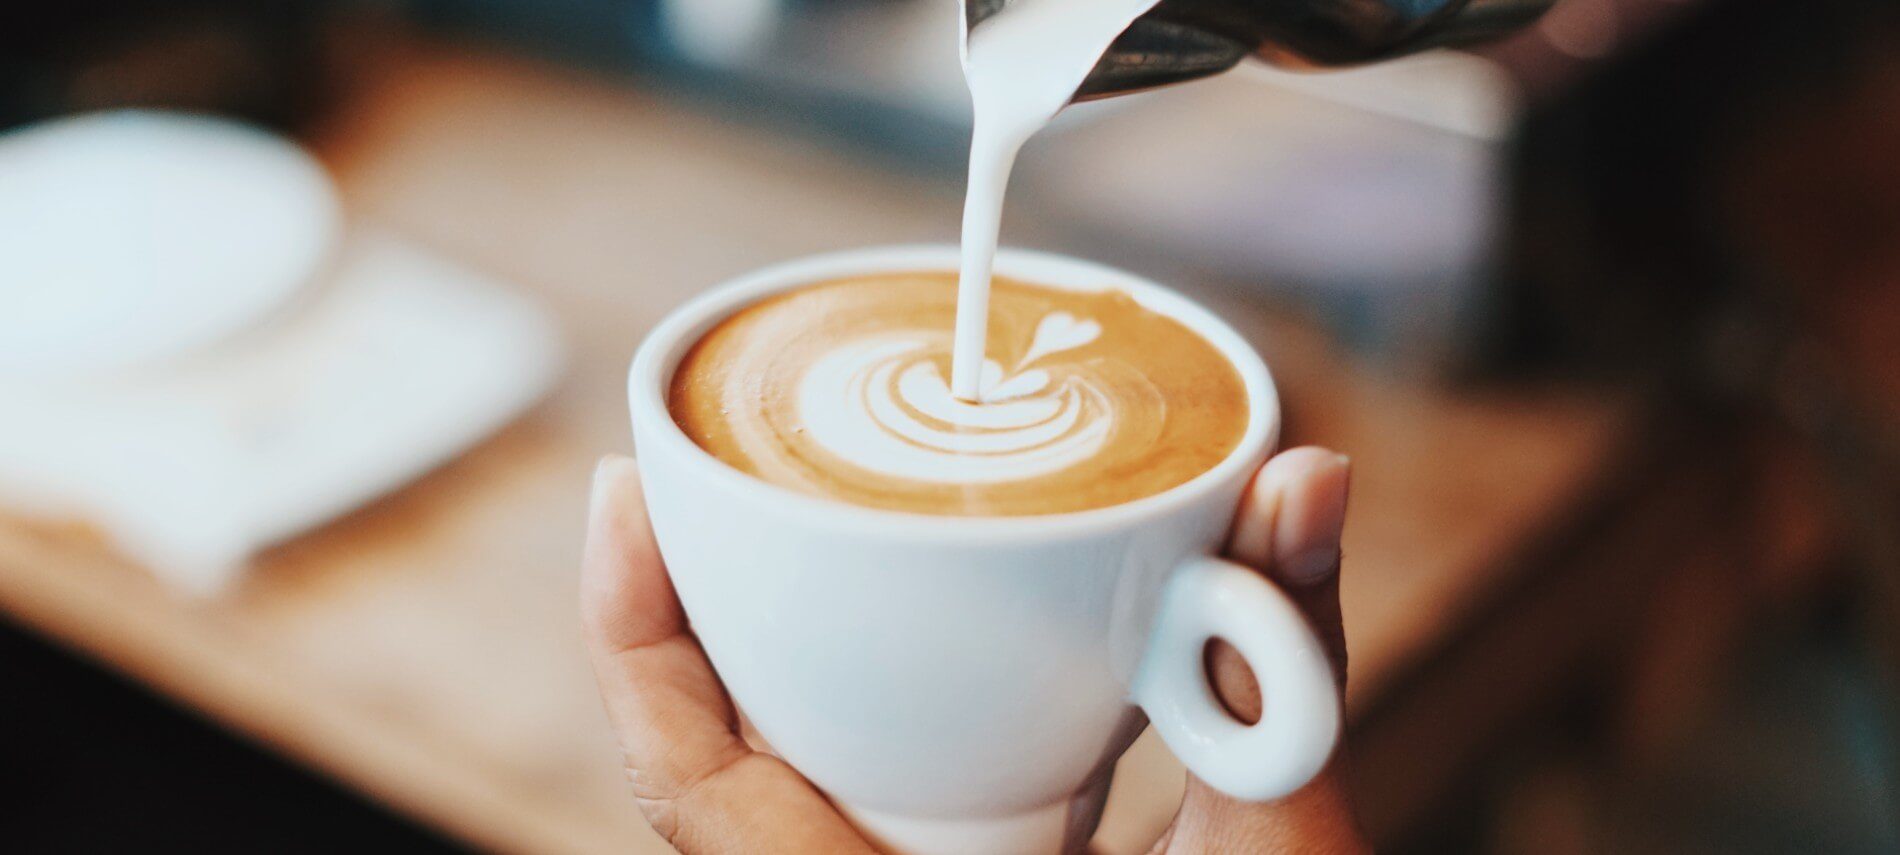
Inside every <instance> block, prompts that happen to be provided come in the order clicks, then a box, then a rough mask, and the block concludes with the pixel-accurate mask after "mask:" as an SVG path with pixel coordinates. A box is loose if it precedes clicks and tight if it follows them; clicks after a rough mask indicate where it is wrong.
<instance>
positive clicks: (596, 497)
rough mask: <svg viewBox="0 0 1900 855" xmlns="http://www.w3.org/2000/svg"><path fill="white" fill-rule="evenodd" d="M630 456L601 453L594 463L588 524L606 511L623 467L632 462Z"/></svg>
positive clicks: (589, 495) (599, 517) (588, 507)
mask: <svg viewBox="0 0 1900 855" xmlns="http://www.w3.org/2000/svg"><path fill="white" fill-rule="evenodd" d="M632 463H633V461H632V460H631V459H630V458H627V457H623V456H621V455H618V454H606V455H602V456H601V458H600V460H599V461H597V462H595V463H594V485H593V489H592V490H591V491H590V492H589V494H588V506H587V519H588V521H589V524H592V523H593V522H594V521H596V520H599V519H601V517H602V515H603V514H606V513H607V508H608V505H609V504H610V503H609V501H608V500H609V499H610V498H611V497H612V496H613V492H614V485H615V484H618V483H619V481H620V478H621V477H622V473H623V471H624V467H627V466H629V465H630V464H632Z"/></svg>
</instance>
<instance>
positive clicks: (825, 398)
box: [670, 274, 1247, 514]
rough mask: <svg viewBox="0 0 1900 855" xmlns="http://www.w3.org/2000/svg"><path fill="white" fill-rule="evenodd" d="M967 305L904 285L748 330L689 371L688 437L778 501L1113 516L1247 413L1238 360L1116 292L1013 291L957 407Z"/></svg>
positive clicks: (784, 304) (1189, 470)
mask: <svg viewBox="0 0 1900 855" xmlns="http://www.w3.org/2000/svg"><path fill="white" fill-rule="evenodd" d="M954 297H955V295H954V280H953V279H949V278H947V277H938V276H933V275H926V274H909V275H904V276H896V275H893V276H889V277H878V278H874V279H859V280H846V281H842V282H837V283H827V284H824V285H818V286H813V287H811V288H808V289H806V290H802V291H797V292H793V293H791V294H789V295H785V296H781V297H777V298H772V299H769V300H766V301H764V302H762V303H760V304H758V305H756V306H753V307H750V308H748V309H746V310H742V311H741V312H740V313H739V314H737V315H735V316H734V317H733V318H732V319H729V320H728V321H726V322H725V323H724V324H722V325H721V326H720V327H718V328H716V329H715V330H714V331H713V332H712V333H710V334H708V335H707V337H706V338H705V339H703V340H702V341H701V343H700V344H699V345H698V346H697V347H695V348H694V350H693V351H692V352H691V353H689V354H688V356H687V357H686V359H685V361H684V362H683V364H682V365H681V367H680V369H679V370H678V372H677V374H676V377H675V380H674V383H673V390H672V400H671V402H670V406H671V408H672V410H673V412H674V418H675V420H676V421H678V422H679V423H680V425H681V427H682V428H684V429H685V430H686V432H687V434H688V435H689V436H691V437H692V438H693V439H694V441H695V442H697V443H699V444H700V445H701V447H703V448H706V449H707V450H708V451H711V452H712V453H713V454H714V455H715V456H718V457H720V458H721V459H723V460H725V461H726V462H728V463H731V464H733V465H735V466H737V467H738V468H740V469H742V470H745V471H748V472H751V473H753V474H755V475H757V476H759V477H762V478H764V479H766V480H768V481H772V482H774V483H778V484H781V485H783V486H788V487H792V488H794V489H798V490H801V491H803V492H809V493H815V494H819V495H827V496H831V497H834V498H841V499H844V500H847V501H852V502H856V503H860V504H868V505H872V506H877V507H889V508H895V509H901V510H916V511H924V512H930V513H959V514H1021V513H1052V512H1060V511H1065V510H1081V509H1084V508H1088V507H1100V506H1104V505H1107V504H1115V503H1118V502H1121V501H1127V500H1129V499H1132V498H1138V497H1139V496H1140V495H1147V494H1150V493H1153V492H1159V491H1160V490H1162V489H1166V488H1167V487H1170V486H1174V485H1175V484H1179V483H1181V482H1183V481H1186V480H1188V479H1189V478H1191V477H1193V476H1194V475H1196V474H1199V473H1200V472H1202V471H1205V470H1206V469H1207V468H1209V467H1211V466H1212V465H1213V464H1214V463H1216V462H1218V461H1219V459H1220V458H1221V457H1222V456H1224V455H1225V454H1226V453H1227V451H1229V450H1231V449H1232V448H1233V446H1234V445H1235V444H1236V443H1237V442H1238V440H1239V436H1240V433H1241V432H1242V430H1243V429H1244V427H1245V424H1246V412H1247V411H1246V406H1245V394H1244V390H1242V389H1241V386H1240V383H1239V379H1238V376H1237V375H1236V374H1235V372H1234V371H1233V369H1232V367H1231V366H1229V365H1228V364H1227V362H1226V361H1225V358H1224V357H1222V356H1221V355H1220V353H1219V352H1218V351H1216V350H1215V349H1214V348H1213V347H1212V346H1211V345H1209V344H1208V343H1207V342H1206V341H1204V340H1202V339H1201V338H1199V337H1198V336H1197V335H1195V334H1194V333H1193V332H1191V331H1189V330H1187V329H1186V328H1185V327H1183V326H1181V325H1180V324H1179V323H1178V322H1175V321H1173V320H1172V319H1169V318H1167V317H1166V316H1163V315H1160V314H1158V313H1154V312H1151V311H1148V310H1146V309H1143V308H1141V307H1140V306H1139V305H1137V304H1136V303H1135V302H1134V300H1133V299H1131V298H1129V297H1128V296H1127V295H1125V294H1121V293H1119V292H1098V293H1086V292H1067V291H1061V290H1058V289H1049V288H1038V287H1035V286H1028V285H1023V284H1020V283H1010V282H1007V281H1006V280H999V287H998V290H997V291H996V293H995V294H994V295H993V296H992V331H991V336H990V342H991V347H990V354H989V355H990V358H989V359H988V360H987V361H986V363H985V365H984V371H983V383H982V390H983V393H982V397H981V400H980V401H978V402H974V403H973V402H968V401H963V400H960V399H958V398H956V397H955V396H954V395H952V394H951V392H950V384H949V362H950V346H951V339H950V326H951V323H950V321H951V317H952V314H953V310H954ZM1131 493H1132V495H1131Z"/></svg>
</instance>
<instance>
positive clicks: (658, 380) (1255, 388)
mask: <svg viewBox="0 0 1900 855" xmlns="http://www.w3.org/2000/svg"><path fill="white" fill-rule="evenodd" d="M960 260H961V257H960V254H959V251H958V248H957V247H956V246H954V245H949V244H903V245H893V246H874V247H865V248H861V249H850V250H842V251H837V252H827V253H821V254H817V255H810V256H805V257H802V258H796V259H792V260H789V261H784V262H780V263H777V264H773V265H770V266H767V267H763V268H759V269H757V270H754V271H752V272H750V273H745V274H741V275H739V276H737V277H734V278H732V279H728V280H726V281H724V282H722V283H721V284H719V285H716V286H714V287H712V288H710V289H708V290H706V291H705V292H703V293H701V294H699V295H698V296H696V297H694V298H692V299H690V300H688V301H687V302H686V303H685V304H683V305H681V306H680V307H679V308H676V309H674V310H673V311H672V312H670V313H668V314H667V315H666V317H664V318H662V319H661V321H660V322H659V324H657V325H655V326H654V328H653V329H652V330H651V331H650V332H648V333H647V335H646V337H645V339H644V340H642V342H641V343H640V347H639V349H638V350H637V351H636V352H635V354H634V357H633V363H632V365H631V366H630V368H629V370H628V376H627V397H628V407H629V410H630V411H631V414H632V419H633V424H634V427H635V433H636V434H638V438H639V439H640V440H644V441H647V442H648V443H650V444H651V443H657V447H646V448H636V454H637V455H638V456H646V455H656V454H664V455H669V456H671V458H673V459H676V460H678V461H680V462H681V464H682V465H684V466H686V467H687V468H689V469H691V470H692V472H693V475H694V476H695V477H699V478H704V479H707V480H708V481H710V482H714V483H717V484H720V485H722V486H723V487H724V488H725V489H729V490H734V491H738V492H741V493H745V494H750V495H753V496H757V497H760V498H761V499H762V500H767V501H770V502H772V503H773V504H774V506H775V507H778V508H780V509H782V510H783V511H785V512H787V513H790V514H794V515H797V516H799V517H800V518H802V519H803V520H805V521H807V522H810V523H814V524H826V525H845V526H861V527H862V528H863V530H865V531H868V532H881V533H887V534H892V535H897V536H903V535H910V534H916V535H938V536H942V535H950V536H981V537H983V538H986V539H987V540H996V539H1003V540H1013V539H1020V538H1025V537H1049V536H1060V535H1064V534H1073V535H1083V534H1088V533H1093V532H1098V531H1101V530H1103V529H1109V528H1116V527H1125V526H1128V525H1130V524H1133V523H1139V522H1141V521H1144V520H1148V519H1152V518H1154V517H1157V516H1160V515H1163V514H1166V513H1169V512H1170V511H1173V510H1174V509H1177V508H1179V507H1181V506H1183V505H1185V504H1192V503H1194V502H1195V500H1197V499H1198V498H1200V497H1202V496H1205V495H1206V494H1207V493H1209V492H1212V491H1214V490H1217V489H1219V488H1220V487H1221V486H1222V485H1224V484H1228V483H1230V482H1231V481H1232V480H1233V479H1234V478H1236V477H1240V478H1247V477H1250V476H1251V474H1252V473H1251V472H1244V471H1241V470H1243V469H1246V468H1249V467H1253V466H1258V465H1259V463H1260V461H1261V460H1263V459H1264V458H1265V456H1266V453H1267V452H1268V451H1269V450H1271V449H1272V447H1273V445H1274V443H1276V442H1277V441H1278V438H1279V431H1280V400H1279V395H1278V392H1277V390H1276V387H1275V385H1274V382H1273V375H1272V374H1271V373H1270V372H1269V371H1268V370H1267V365H1266V362H1265V360H1263V359H1262V358H1261V356H1260V354H1259V353H1258V352H1256V351H1255V350H1254V349H1253V346H1252V345H1250V344H1248V342H1247V340H1246V339H1245V338H1244V337H1242V336H1241V335H1240V333H1238V332H1236V331H1235V330H1234V328H1233V327H1232V326H1230V325H1228V324H1227V322H1226V321H1224V320H1222V319H1221V318H1220V317H1219V316H1218V315H1215V314H1214V313H1213V312H1212V311H1209V310H1208V309H1206V308H1205V307H1203V306H1201V305H1200V304H1199V303H1196V302H1194V301H1193V300H1190V299H1188V298H1187V297H1185V296H1183V295H1181V294H1179V293H1177V292H1175V291H1174V290H1172V289H1169V288H1167V287H1165V286H1162V285H1159V284H1157V283H1155V282H1152V281H1150V280H1148V279H1145V278H1143V277H1140V276H1136V275H1135V274H1132V273H1128V272H1126V271H1123V270H1119V269H1116V268H1113V267H1109V266H1107V265H1104V264H1098V263H1096V262H1092V261H1085V260H1082V259H1079V258H1072V257H1069V256H1064V255H1058V254H1055V253H1050V252H1043V251H1039V250H1029V249H1018V248H1002V249H999V250H998V251H997V254H996V261H995V268H994V269H995V271H996V272H997V273H998V274H1001V275H1004V276H1009V277H1012V278H1016V279H1022V280H1025V281H1029V282H1033V283H1036V284H1039V285H1045V286H1049V287H1055V288H1068V289H1078V290H1104V289H1108V288H1116V289H1120V290H1123V291H1125V292H1127V293H1128V294H1129V295H1130V296H1132V297H1134V298H1135V300H1136V302H1138V303H1140V304H1142V306H1144V307H1146V308H1148V309H1151V310H1153V311H1157V312H1161V313H1162V314H1165V315H1167V316H1168V317H1170V318H1173V319H1174V320H1176V321H1179V322H1181V323H1183V324H1185V325H1187V326H1188V328H1189V329H1191V330H1193V331H1194V332H1195V333H1196V334H1197V335H1200V336H1201V337H1202V338H1204V339H1206V340H1207V342H1208V343H1209V344H1212V345H1213V346H1214V347H1215V349H1217V350H1219V351H1220V352H1221V355H1222V356H1225V357H1226V358H1227V359H1228V362H1229V364H1231V365H1233V367H1234V370H1235V372H1236V373H1238V374H1239V375H1240V377H1241V381H1242V385H1243V387H1244V388H1245V389H1246V392H1247V404H1248V407H1247V427H1246V430H1245V431H1244V432H1243V433H1242V434H1241V438H1240V441H1239V442H1238V443H1236V444H1235V445H1234V448H1233V449H1232V450H1231V451H1229V452H1228V453H1227V456H1226V457H1223V458H1221V460H1220V462H1218V463H1216V464H1214V465H1213V466H1211V467H1209V468H1208V469H1207V470H1206V471H1204V472H1201V473H1200V474H1199V475H1196V476H1194V477H1193V478H1190V479H1188V480H1187V481H1184V482H1182V483H1180V484H1177V485H1175V486H1173V487H1170V488H1168V489H1166V490H1163V491H1161V492H1159V493H1154V494H1152V495H1148V496H1143V497H1141V498H1139V499H1135V500H1132V501H1128V502H1123V503H1121V504H1118V505H1110V506H1108V507H1103V508H1091V509H1087V510H1080V511H1064V512H1060V513H1052V514H1034V515H1019V516H956V515H942V514H926V513H920V512H916V511H900V510H892V509H888V508H874V507H869V506H866V505H857V504H852V503H850V502H846V501H844V500H841V499H833V498H829V497H824V496H816V495H811V494H808V493H803V492H800V491H797V490H793V489H791V488H789V487H783V486H780V485H777V484H773V483H771V482H769V481H766V480H764V479H762V478H759V477H756V476H754V475H750V474H748V473H745V472H742V471H740V470H739V469H738V468H736V467H734V466H732V465H731V464H729V463H726V462H725V461H723V460H720V459H719V458H717V457H715V456H713V455H712V453H711V452H708V451H706V450H705V449H703V448H701V447H700V446H699V444H698V443H695V442H693V440H692V438H691V437H688V436H687V435H686V432H685V431H684V430H682V429H681V428H680V426H679V424H678V423H677V422H675V421H674V420H673V415H672V413H671V412H670V411H669V410H668V409H667V404H666V396H667V391H668V389H669V388H670V386H671V383H672V375H673V372H674V370H675V369H676V368H677V367H678V365H679V362H680V360H681V358H683V357H684V356H685V352H686V350H687V349H688V348H690V347H691V346H692V345H694V344H696V343H698V341H699V340H700V338H702V337H703V336H704V335H705V334H706V333H707V332H709V331H711V329H712V327H714V326H715V325H717V324H718V323H719V322H721V321H723V320H725V319H726V318H727V317H729V316H731V315H732V314H733V313H734V312H737V311H738V310H740V309H742V308H744V307H746V306H749V305H752V304H753V303H755V302H757V301H758V300H760V299H763V298H765V297H767V296H770V295H773V294H777V293H780V292H783V291H789V290H793V289H795V288H800V287H803V286H806V285H813V284H817V283H820V282H824V281H827V280H831V279H840V278H845V277H850V276H862V275H869V274H874V273H905V272H919V271H955V270H956V269H957V265H958V264H959V262H960Z"/></svg>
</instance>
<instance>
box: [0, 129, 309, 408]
mask: <svg viewBox="0 0 1900 855" xmlns="http://www.w3.org/2000/svg"><path fill="white" fill-rule="evenodd" d="M339 223H340V214H339V208H338V204H337V199H336V193H335V190H334V188H333V187H332V185H331V182H330V179H329V176H328V175H327V174H326V173H325V172H324V170H323V168H322V166H320V165H319V164H318V163H317V162H316V161H315V160H314V159H312V158H311V157H310V156H309V155H308V154H306V153H304V151H303V150H302V149H300V148H298V147H297V146H295V145H294V144H292V143H290V142H288V141H286V140H284V139H281V138H279V137H276V136H273V135H270V134H268V133H265V132H263V131H259V130H256V129H253V128H250V127H247V126H245V125H240V124H237V123H234V122H230V121H225V120H222V119H215V118H210V117H204V116H195V115H190V114H184V113H167V112H155V111H130V110H128V111H120V112H109V113H94V114H87V115H81V116H75V117H71V118H65V119H58V120H53V121H49V122H44V123H41V124H38V125H32V126H29V127H26V128H22V129H19V130H15V131H11V132H8V133H5V134H0V376H11V377H14V378H16V379H17V378H26V379H33V378H38V379H53V380H63V379H73V378H77V377H86V376H97V375H101V374H107V373H111V372H113V371H115V370H120V369H124V368H128V367H132V366H136V365H143V364H149V363H151V362H153V361H156V360H160V359H164V358H168V357H172V356H175V355H177V354H179V353H181V352H184V351H187V350H190V349H192V348H195V347H201V346H203V345H205V344H208V343H210V342H214V341H217V340H219V339H221V338H223V337H225V336H227V335H229V334H231V333H233V332H235V331H237V330H238V329H241V328H243V327H246V326H249V325H251V324H253V323H255V322H256V321H258V320H259V319H260V318H261V317H263V316H265V315H267V314H269V313H270V312H271V311H272V310H274V309H276V308H278V307H280V306H282V305H283V304H284V303H285V301H286V300H287V299H288V298H289V297H290V296H291V295H292V294H293V293H294V292H296V291H297V290H298V289H299V288H302V287H303V286H304V285H305V284H306V283H308V282H309V281H310V280H311V278H312V277H313V276H314V275H315V274H316V272H317V271H318V269H319V268H320V266H321V265H322V264H323V263H324V260H325V257H326V256H327V254H328V253H329V252H330V250H331V248H332V246H333V244H334V242H335V240H336V236H337V233H338V231H339V227H340V226H339Z"/></svg>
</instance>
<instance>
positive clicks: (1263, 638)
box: [1134, 557, 1340, 801]
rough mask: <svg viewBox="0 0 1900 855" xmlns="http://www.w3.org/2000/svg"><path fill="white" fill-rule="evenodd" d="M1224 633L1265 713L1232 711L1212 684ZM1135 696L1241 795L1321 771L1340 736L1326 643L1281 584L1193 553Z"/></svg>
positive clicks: (1175, 743) (1184, 748) (1215, 777)
mask: <svg viewBox="0 0 1900 855" xmlns="http://www.w3.org/2000/svg"><path fill="white" fill-rule="evenodd" d="M1213 638H1220V639H1223V640H1225V641H1226V642H1227V643H1229V644H1232V645H1233V646H1234V647H1235V648H1236V649H1238V650H1239V651H1240V655H1241V656H1242V657H1244V658H1245V659H1246V660H1247V665H1248V667H1250V668H1252V669H1253V673H1254V676H1255V677H1256V678H1257V679H1258V680H1259V682H1260V698H1261V702H1262V703H1261V706H1262V709H1263V712H1262V713H1261V716H1260V721H1258V722H1256V723H1254V724H1251V725H1248V724H1242V723H1240V722H1239V721H1237V720H1235V719H1234V717H1233V716H1232V715H1231V714H1229V713H1228V712H1227V710H1226V708H1225V707H1223V706H1222V705H1221V702H1220V699H1219V698H1217V697H1215V695H1214V690H1213V688H1212V687H1211V686H1210V685H1209V684H1208V680H1207V670H1206V665H1205V661H1206V660H1205V652H1204V651H1205V649H1206V646H1207V642H1208V640H1210V639H1213ZM1134 700H1135V703H1136V704H1138V705H1140V706H1141V708H1142V709H1143V710H1145V711H1146V712H1147V713H1148V720H1149V721H1150V722H1152V723H1153V724H1154V727H1155V730H1156V731H1157V732H1159V733H1160V734H1161V739H1162V741H1164V742H1166V743H1167V745H1168V748H1169V749H1171V750H1172V751H1173V752H1174V756H1176V757H1178V758H1180V759H1181V762H1182V763H1183V764H1185V765H1186V766H1187V768H1188V770H1189V771H1191V772H1193V773H1194V774H1195V775H1196V776H1198V777H1200V779H1201V780H1203V781H1206V782H1207V783H1208V784H1210V785H1212V786H1213V787H1214V788H1215V789H1217V790H1220V791H1221V792H1224V793H1226V794H1228V795H1230V796H1233V797H1234V798H1237V799H1245V800H1248V801H1268V800H1271V799H1277V798H1279V797H1281V796H1284V795H1286V794H1288V793H1291V792H1293V791H1294V790H1297V789H1299V788H1300V787H1302V786H1304V785H1305V784H1306V782H1307V781H1310V780H1312V778H1313V776H1314V775H1317V774H1319V771H1320V769H1321V768H1322V767H1324V766H1325V765H1326V760H1327V758H1328V757H1330V756H1332V751H1333V743H1334V742H1335V741H1336V740H1337V739H1338V738H1339V726H1340V722H1339V719H1340V711H1339V694H1338V689H1337V687H1336V684H1335V683H1334V682H1333V673H1332V667H1331V666H1330V665H1329V664H1328V663H1327V660H1326V651H1325V648H1323V647H1322V646H1321V645H1320V642H1319V639H1318V638H1316V637H1314V635H1313V631H1312V629H1310V628H1308V627H1307V625H1306V618H1305V617H1304V616H1302V615H1301V614H1300V611H1299V609H1298V608H1296V607H1295V606H1294V605H1293V602H1292V601H1291V600H1288V599H1287V597H1286V594H1285V593H1282V592H1281V591H1280V589H1279V588H1277V587H1275V586H1274V585H1273V584H1272V583H1270V582H1268V581H1267V580H1266V579H1264V578H1262V577H1261V576H1260V574H1259V573H1258V572H1256V571H1254V570H1250V569H1247V568H1245V567H1242V566H1240V565H1238V564H1234V563H1232V562H1228V561H1222V560H1220V559H1218V558H1209V557H1199V558H1194V559H1190V560H1189V561H1188V562H1187V563H1186V564H1185V565H1183V566H1182V567H1180V568H1179V569H1178V570H1177V571H1176V572H1175V574H1174V578H1173V579H1171V580H1169V582H1168V586H1167V589H1166V592H1165V594H1164V595H1163V597H1162V603H1161V613H1160V615H1159V616H1158V617H1157V618H1156V620H1155V626H1154V631H1153V634H1152V635H1150V636H1149V639H1148V649H1147V651H1146V652H1145V653H1144V654H1143V656H1142V660H1141V665H1140V666H1139V667H1138V668H1137V669H1136V672H1135V679H1134Z"/></svg>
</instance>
